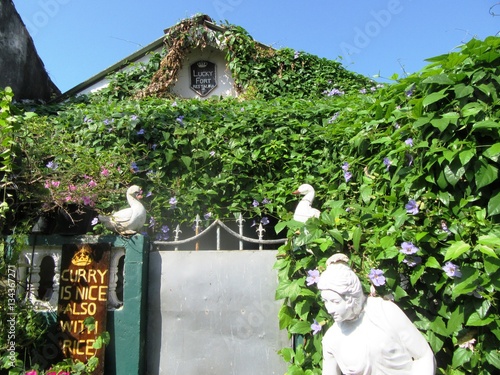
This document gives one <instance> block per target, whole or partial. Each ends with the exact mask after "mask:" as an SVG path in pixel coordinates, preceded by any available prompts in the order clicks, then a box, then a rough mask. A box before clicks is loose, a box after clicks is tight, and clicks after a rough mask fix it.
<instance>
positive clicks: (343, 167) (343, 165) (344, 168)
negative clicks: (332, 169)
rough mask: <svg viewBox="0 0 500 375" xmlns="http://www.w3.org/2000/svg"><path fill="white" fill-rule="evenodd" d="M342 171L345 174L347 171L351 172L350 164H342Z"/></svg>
mask: <svg viewBox="0 0 500 375" xmlns="http://www.w3.org/2000/svg"><path fill="white" fill-rule="evenodd" d="M342 170H343V171H344V172H347V171H348V170H349V163H348V162H344V163H343V164H342Z"/></svg>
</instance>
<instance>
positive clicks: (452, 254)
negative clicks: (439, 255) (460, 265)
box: [444, 241, 470, 261]
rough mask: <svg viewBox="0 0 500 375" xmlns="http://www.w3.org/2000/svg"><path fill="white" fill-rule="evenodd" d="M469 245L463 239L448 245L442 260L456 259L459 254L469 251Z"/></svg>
mask: <svg viewBox="0 0 500 375" xmlns="http://www.w3.org/2000/svg"><path fill="white" fill-rule="evenodd" d="M469 249H470V245H469V244H467V243H465V242H464V241H456V242H454V243H452V244H451V246H450V247H448V249H447V250H446V255H445V257H444V260H445V261H446V260H453V259H457V258H458V257H459V256H460V255H462V254H464V253H465V252H467V251H469Z"/></svg>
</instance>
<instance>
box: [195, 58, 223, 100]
mask: <svg viewBox="0 0 500 375" xmlns="http://www.w3.org/2000/svg"><path fill="white" fill-rule="evenodd" d="M216 87H217V65H215V64H214V63H212V62H210V61H205V60H200V61H197V62H195V63H194V64H191V89H192V90H194V91H195V92H196V93H197V94H198V95H200V96H207V95H208V94H209V93H210V92H211V91H212V90H213V89H215V88H216Z"/></svg>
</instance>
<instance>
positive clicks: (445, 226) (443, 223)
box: [441, 220, 452, 236]
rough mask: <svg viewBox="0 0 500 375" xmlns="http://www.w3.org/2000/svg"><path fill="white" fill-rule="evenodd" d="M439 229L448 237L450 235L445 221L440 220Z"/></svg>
mask: <svg viewBox="0 0 500 375" xmlns="http://www.w3.org/2000/svg"><path fill="white" fill-rule="evenodd" d="M441 229H442V230H443V231H444V232H446V233H448V236H449V235H450V234H452V233H451V230H449V229H448V225H447V224H446V221H445V220H441Z"/></svg>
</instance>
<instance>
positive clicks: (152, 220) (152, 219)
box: [149, 216, 156, 228]
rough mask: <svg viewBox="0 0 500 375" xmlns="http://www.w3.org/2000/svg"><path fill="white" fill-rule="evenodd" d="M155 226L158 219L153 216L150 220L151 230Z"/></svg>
mask: <svg viewBox="0 0 500 375" xmlns="http://www.w3.org/2000/svg"><path fill="white" fill-rule="evenodd" d="M155 225H156V219H155V218H154V217H153V216H151V217H150V218H149V227H150V228H154V227H155Z"/></svg>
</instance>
